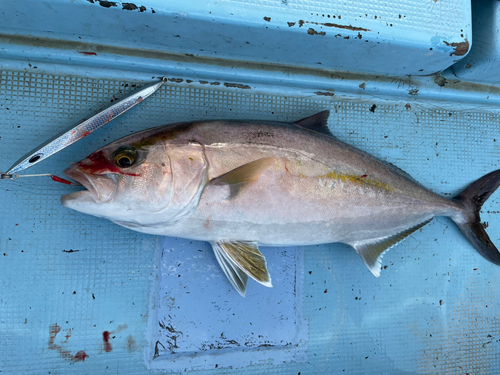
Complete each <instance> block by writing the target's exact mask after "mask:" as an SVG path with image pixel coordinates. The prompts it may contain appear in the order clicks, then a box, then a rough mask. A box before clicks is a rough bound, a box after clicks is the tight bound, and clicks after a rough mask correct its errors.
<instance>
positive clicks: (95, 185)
mask: <svg viewBox="0 0 500 375" xmlns="http://www.w3.org/2000/svg"><path fill="white" fill-rule="evenodd" d="M64 174H65V175H66V176H67V177H69V178H71V179H72V180H75V181H76V182H79V183H80V184H81V185H82V186H83V187H84V188H86V189H87V190H86V191H85V190H84V191H79V192H76V193H72V194H68V195H67V197H68V198H71V197H73V196H74V197H75V198H76V197H78V196H83V195H85V196H90V197H91V198H92V199H93V200H94V201H95V202H96V203H105V202H107V201H109V200H110V199H111V197H112V195H113V193H114V192H115V190H116V181H115V178H114V175H111V174H107V175H89V174H87V173H83V172H81V171H80V170H78V168H75V167H72V168H68V169H66V170H65V171H64Z"/></svg>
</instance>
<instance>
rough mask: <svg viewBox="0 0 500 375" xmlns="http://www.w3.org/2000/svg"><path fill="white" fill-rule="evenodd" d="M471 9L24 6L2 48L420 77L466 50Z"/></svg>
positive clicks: (446, 0) (16, 10)
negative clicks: (215, 61)
mask: <svg viewBox="0 0 500 375" xmlns="http://www.w3.org/2000/svg"><path fill="white" fill-rule="evenodd" d="M134 7H135V9H133V8H134ZM141 7H142V8H141ZM470 7H471V6H470V1H469V0H439V1H434V0H390V1H383V2H380V1H377V2H374V1H371V0H362V1H355V2H349V1H339V0H330V1H312V0H222V1H213V0H212V1H206V0H195V1H184V2H166V1H163V0H147V1H144V2H142V3H140V4H139V3H137V4H134V3H131V2H128V3H127V2H123V3H121V2H110V1H99V0H73V1H67V0H52V1H47V0H45V1H39V0H24V1H17V2H11V3H9V6H8V7H4V8H2V23H1V24H0V41H1V42H2V44H4V48H3V51H2V53H4V54H6V55H8V56H9V57H10V58H12V59H16V58H18V56H24V58H25V57H26V56H30V55H31V56H33V57H35V58H36V56H38V57H39V56H40V55H42V56H43V57H44V59H46V60H47V61H51V62H65V63H69V64H84V65H87V66H98V67H102V66H103V65H102V62H101V61H100V60H99V59H96V58H95V56H99V57H102V58H104V59H105V60H106V63H105V64H106V65H105V66H109V65H111V64H122V65H125V66H128V68H127V69H130V67H131V65H132V64H133V65H135V66H137V62H136V61H135V59H136V58H137V57H138V56H139V57H140V58H141V59H144V58H146V59H149V60H150V61H149V64H147V65H151V64H153V65H162V64H163V63H164V62H163V61H162V60H165V59H166V58H165V56H164V55H165V54H169V56H168V57H167V59H175V60H181V61H185V60H189V59H191V58H194V59H193V60H196V58H197V57H200V58H209V59H210V60H212V61H211V62H209V64H213V63H214V61H213V59H217V60H219V59H228V60H230V61H233V62H234V63H235V64H238V63H248V62H258V63H263V64H276V63H278V64H282V65H284V66H295V67H297V66H299V67H309V68H322V69H330V70H337V71H344V72H345V71H347V72H354V73H358V72H365V73H374V74H383V75H393V76H396V75H399V76H403V75H428V74H433V73H436V72H439V71H441V70H443V69H445V68H447V67H449V66H451V65H452V64H453V63H454V62H456V61H458V60H460V59H461V58H462V57H463V56H464V55H465V54H466V53H467V51H468V50H469V47H470V43H471V9H470ZM131 8H132V9H133V10H131ZM68 15H71V16H68ZM33 37H36V38H33ZM54 49H57V50H59V51H58V52H55V51H54ZM186 57H187V58H189V59H186ZM24 58H23V59H24ZM388 62H390V63H388ZM141 63H142V64H141V65H139V66H141V68H142V69H144V63H145V62H144V61H141ZM283 69H285V70H286V67H282V70H283Z"/></svg>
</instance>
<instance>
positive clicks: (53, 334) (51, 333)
mask: <svg viewBox="0 0 500 375" xmlns="http://www.w3.org/2000/svg"><path fill="white" fill-rule="evenodd" d="M59 332H61V327H59V326H58V325H57V323H56V324H54V325H51V326H50V327H49V348H51V347H53V346H54V341H55V339H56V336H57V334H58V333H59Z"/></svg>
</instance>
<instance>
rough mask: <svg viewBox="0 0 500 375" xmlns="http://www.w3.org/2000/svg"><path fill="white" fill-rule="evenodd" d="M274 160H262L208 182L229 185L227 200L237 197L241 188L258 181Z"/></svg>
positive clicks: (271, 158) (270, 158)
mask: <svg viewBox="0 0 500 375" xmlns="http://www.w3.org/2000/svg"><path fill="white" fill-rule="evenodd" d="M275 160H276V158H275V157H269V158H262V159H258V160H255V161H252V162H250V163H247V164H244V165H242V166H241V167H238V168H236V169H233V170H232V171H229V172H227V173H225V174H223V175H222V176H219V177H217V178H214V179H212V180H211V181H210V183H213V184H214V185H229V186H230V196H229V199H232V198H234V197H235V196H237V195H238V194H239V192H240V190H241V189H242V188H244V187H245V186H248V185H250V184H252V183H254V182H255V181H257V180H258V179H259V177H260V176H261V175H262V173H264V171H265V170H266V169H267V168H269V167H270V166H271V164H273V163H274V161H275Z"/></svg>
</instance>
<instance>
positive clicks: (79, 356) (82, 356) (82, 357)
mask: <svg viewBox="0 0 500 375" xmlns="http://www.w3.org/2000/svg"><path fill="white" fill-rule="evenodd" d="M88 357H89V356H88V354H87V353H85V350H80V351H79V352H77V353H76V354H75V355H74V358H75V362H80V361H85V358H88Z"/></svg>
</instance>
